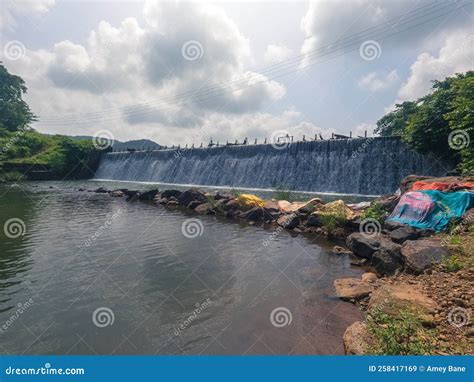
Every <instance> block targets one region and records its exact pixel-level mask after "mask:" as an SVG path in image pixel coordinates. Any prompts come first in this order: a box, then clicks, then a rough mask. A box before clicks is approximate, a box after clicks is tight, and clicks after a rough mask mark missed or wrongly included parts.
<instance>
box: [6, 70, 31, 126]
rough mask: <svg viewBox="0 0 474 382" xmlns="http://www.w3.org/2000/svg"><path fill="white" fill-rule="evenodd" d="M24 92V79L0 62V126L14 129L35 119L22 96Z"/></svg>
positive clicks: (25, 89) (25, 90)
mask: <svg viewBox="0 0 474 382" xmlns="http://www.w3.org/2000/svg"><path fill="white" fill-rule="evenodd" d="M26 92H27V88H26V85H25V81H23V79H22V78H21V77H18V76H15V75H13V74H10V73H9V72H8V70H7V69H6V68H5V66H3V65H2V63H1V62H0V128H4V129H7V130H8V131H16V130H19V129H22V128H24V127H26V126H28V125H29V124H30V123H31V122H34V121H36V120H37V117H36V116H35V115H34V114H33V112H32V111H31V110H30V107H29V106H28V104H27V103H26V102H25V101H24V100H23V98H22V97H23V95H24V94H25V93H26Z"/></svg>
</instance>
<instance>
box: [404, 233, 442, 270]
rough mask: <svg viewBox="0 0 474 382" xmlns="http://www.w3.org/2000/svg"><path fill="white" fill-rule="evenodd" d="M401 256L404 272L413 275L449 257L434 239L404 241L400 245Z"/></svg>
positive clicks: (438, 241)
mask: <svg viewBox="0 0 474 382" xmlns="http://www.w3.org/2000/svg"><path fill="white" fill-rule="evenodd" d="M401 254H402V256H403V259H404V262H405V271H406V272H407V273H413V274H420V273H422V272H423V271H424V270H425V269H428V268H430V267H431V266H432V265H434V264H436V263H439V262H440V261H441V260H442V259H443V258H445V257H449V255H450V253H449V251H448V250H447V249H446V248H443V247H442V246H441V242H440V240H438V239H434V238H425V239H419V240H416V241H412V240H409V241H406V242H405V243H403V245H402V248H401Z"/></svg>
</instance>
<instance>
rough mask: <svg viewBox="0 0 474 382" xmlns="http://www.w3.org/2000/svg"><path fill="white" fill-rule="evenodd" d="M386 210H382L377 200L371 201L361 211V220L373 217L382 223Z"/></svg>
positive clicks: (386, 214)
mask: <svg viewBox="0 0 474 382" xmlns="http://www.w3.org/2000/svg"><path fill="white" fill-rule="evenodd" d="M387 216H388V213H387V211H385V210H383V209H382V207H380V204H378V203H377V202H372V203H371V204H370V206H369V207H368V208H367V209H366V210H365V211H364V212H363V213H362V217H361V218H362V220H365V219H374V220H377V221H378V222H379V223H380V224H383V223H384V221H385V219H386V218H387Z"/></svg>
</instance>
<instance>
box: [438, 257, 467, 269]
mask: <svg viewBox="0 0 474 382" xmlns="http://www.w3.org/2000/svg"><path fill="white" fill-rule="evenodd" d="M442 265H443V268H444V270H445V271H446V272H457V271H459V270H460V269H461V268H462V265H461V263H460V262H459V259H458V258H457V257H456V256H454V255H452V256H449V257H445V258H444V259H443V262H442Z"/></svg>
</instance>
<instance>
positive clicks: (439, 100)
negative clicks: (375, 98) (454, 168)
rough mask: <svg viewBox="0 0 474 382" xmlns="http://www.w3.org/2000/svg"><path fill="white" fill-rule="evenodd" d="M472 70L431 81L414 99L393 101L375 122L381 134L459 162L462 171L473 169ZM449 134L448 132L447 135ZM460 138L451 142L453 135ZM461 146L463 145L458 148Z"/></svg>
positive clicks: (465, 172) (470, 171) (467, 172)
mask: <svg viewBox="0 0 474 382" xmlns="http://www.w3.org/2000/svg"><path fill="white" fill-rule="evenodd" d="M473 88H474V72H473V71H469V72H467V73H464V74H456V75H455V76H453V77H448V78H446V79H444V80H443V81H433V87H432V89H433V91H432V92H431V93H430V94H427V95H426V96H424V97H422V98H420V99H418V100H416V101H415V102H404V103H402V104H398V105H396V108H395V110H394V111H392V112H390V113H388V114H387V115H385V116H384V117H382V118H381V119H380V120H379V121H378V122H377V128H376V132H377V133H379V134H380V135H382V136H394V135H396V136H400V137H401V138H402V139H403V140H404V141H405V142H407V143H408V144H409V145H410V146H411V147H413V148H414V149H415V150H417V151H418V152H421V153H433V154H435V155H436V156H437V158H439V159H442V160H446V161H449V162H451V163H453V164H459V169H460V170H461V171H462V172H463V174H465V175H472V174H473V173H474V152H473V144H474V132H473V129H474V114H473V113H474V111H473V110H474V89H473ZM450 134H451V135H450ZM453 135H454V136H455V137H458V139H460V141H463V142H464V144H462V142H455V144H452V143H453V140H452V138H450V137H452V136H453ZM460 146H462V149H461V150H459V148H460Z"/></svg>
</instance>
